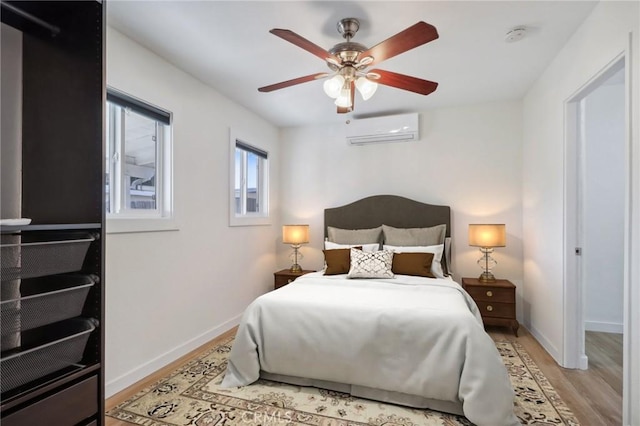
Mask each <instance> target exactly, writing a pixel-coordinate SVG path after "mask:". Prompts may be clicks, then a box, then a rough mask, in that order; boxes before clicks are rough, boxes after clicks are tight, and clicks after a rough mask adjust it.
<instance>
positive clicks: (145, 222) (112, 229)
mask: <svg viewBox="0 0 640 426" xmlns="http://www.w3.org/2000/svg"><path fill="white" fill-rule="evenodd" d="M179 230H180V228H178V224H177V223H176V221H175V220H174V219H167V218H136V219H131V218H107V227H106V232H107V234H127V233H135V232H166V231H179Z"/></svg>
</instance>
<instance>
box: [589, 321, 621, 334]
mask: <svg viewBox="0 0 640 426" xmlns="http://www.w3.org/2000/svg"><path fill="white" fill-rule="evenodd" d="M584 329H585V330H586V331H597V332H600V333H617V334H622V333H623V332H624V325H623V324H618V323H615V322H603V321H585V322H584Z"/></svg>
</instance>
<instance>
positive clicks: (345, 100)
mask: <svg viewBox="0 0 640 426" xmlns="http://www.w3.org/2000/svg"><path fill="white" fill-rule="evenodd" d="M334 103H335V104H336V105H337V106H339V107H342V108H349V107H350V106H351V89H350V88H347V89H342V90H341V91H340V96H338V97H337V98H336V101H335V102H334Z"/></svg>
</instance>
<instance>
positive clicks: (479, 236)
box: [469, 224, 507, 283]
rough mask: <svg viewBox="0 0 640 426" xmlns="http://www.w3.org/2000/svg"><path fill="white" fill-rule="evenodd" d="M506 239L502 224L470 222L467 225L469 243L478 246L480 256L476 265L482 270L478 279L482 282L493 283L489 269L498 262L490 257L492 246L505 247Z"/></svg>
mask: <svg viewBox="0 0 640 426" xmlns="http://www.w3.org/2000/svg"><path fill="white" fill-rule="evenodd" d="M506 241H507V231H506V228H505V225H504V224H472V225H469V245H470V246H473V247H480V252H481V253H482V257H481V258H480V259H478V265H480V267H481V268H482V269H483V270H484V271H483V272H482V274H481V275H480V277H479V278H478V281H480V282H483V283H494V282H496V277H494V276H493V274H492V273H491V270H492V269H493V268H494V267H495V266H496V265H497V264H498V262H496V260H495V259H494V258H493V257H491V253H493V248H494V247H505V246H506Z"/></svg>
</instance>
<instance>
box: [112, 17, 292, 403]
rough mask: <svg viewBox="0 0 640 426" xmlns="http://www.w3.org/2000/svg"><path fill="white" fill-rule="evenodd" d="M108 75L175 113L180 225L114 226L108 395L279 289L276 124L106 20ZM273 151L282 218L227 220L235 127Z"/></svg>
mask: <svg viewBox="0 0 640 426" xmlns="http://www.w3.org/2000/svg"><path fill="white" fill-rule="evenodd" d="M107 84H108V85H109V86H112V87H114V88H116V89H119V90H122V91H124V92H126V93H128V94H131V95H133V96H135V97H139V98H141V99H143V100H145V101H147V102H150V103H152V104H155V105H158V106H160V107H162V108H166V109H167V110H169V111H171V112H173V144H174V145H173V146H174V149H173V151H174V206H175V218H176V222H177V224H178V227H179V230H178V231H169V232H148V233H131V234H108V235H107V240H106V246H107V254H106V264H107V270H106V292H107V307H106V310H107V314H106V322H107V324H106V341H107V344H106V348H107V354H106V383H107V392H106V393H107V396H109V395H112V394H113V393H115V392H117V391H119V390H121V389H123V388H124V387H126V386H128V385H130V384H132V383H133V382H134V381H136V380H139V379H141V378H143V377H145V376H146V375H148V374H150V373H151V372H153V371H155V370H157V369H158V368H160V367H162V366H163V365H165V364H166V363H168V362H170V361H172V360H174V359H175V358H177V357H179V356H181V355H183V354H185V353H187V352H188V351H189V350H191V349H194V348H195V347H197V346H198V345H200V344H202V343H205V342H206V341H208V340H210V339H211V338H213V337H215V336H217V335H219V334H220V333H222V332H224V331H226V330H227V329H229V328H231V327H232V326H234V325H235V324H237V322H238V321H239V316H240V315H241V314H242V312H243V311H244V309H245V307H246V306H247V305H248V304H249V303H250V302H251V301H252V300H253V299H255V298H256V297H257V296H259V295H260V294H262V293H265V292H267V291H268V290H270V289H272V288H273V271H275V270H276V262H275V244H276V240H277V238H278V230H279V228H278V224H279V219H278V211H279V197H278V183H279V176H278V170H279V160H278V155H279V142H278V129H277V128H275V127H274V126H272V125H271V124H269V123H267V122H266V121H264V120H262V119H261V118H259V117H257V116H256V115H254V114H253V113H251V112H249V111H248V110H246V109H244V108H242V107H240V106H238V105H237V104H235V103H233V102H231V101H229V100H228V99H226V98H224V97H223V96H221V95H220V94H219V93H218V92H216V91H215V90H213V89H211V88H210V87H208V86H206V85H205V84H203V83H201V82H200V81H198V80H196V79H194V78H193V77H191V76H190V75H188V74H186V73H185V72H183V71H181V70H180V69H178V68H177V67H175V66H173V65H172V64H170V63H168V62H166V61H165V60H163V59H162V58H160V57H158V56H157V55H155V54H154V53H152V52H150V51H149V50H147V49H145V48H143V47H141V46H140V45H138V44H136V43H135V42H133V41H132V40H130V39H128V38H127V37H125V36H124V35H122V34H121V33H119V32H117V31H115V30H113V29H112V28H108V29H107ZM230 126H231V127H233V128H234V129H237V130H238V131H239V133H240V134H242V135H243V136H244V137H245V138H246V139H247V142H251V143H255V144H256V145H258V146H260V147H262V148H265V149H266V150H267V151H268V152H269V154H270V156H269V159H270V160H269V161H270V163H271V167H270V172H271V174H270V182H271V197H270V205H271V211H272V215H273V216H274V223H275V225H269V226H253V227H229V226H228V223H229V214H228V201H227V200H228V194H229V164H228V159H229V152H228V150H229V127H230Z"/></svg>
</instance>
